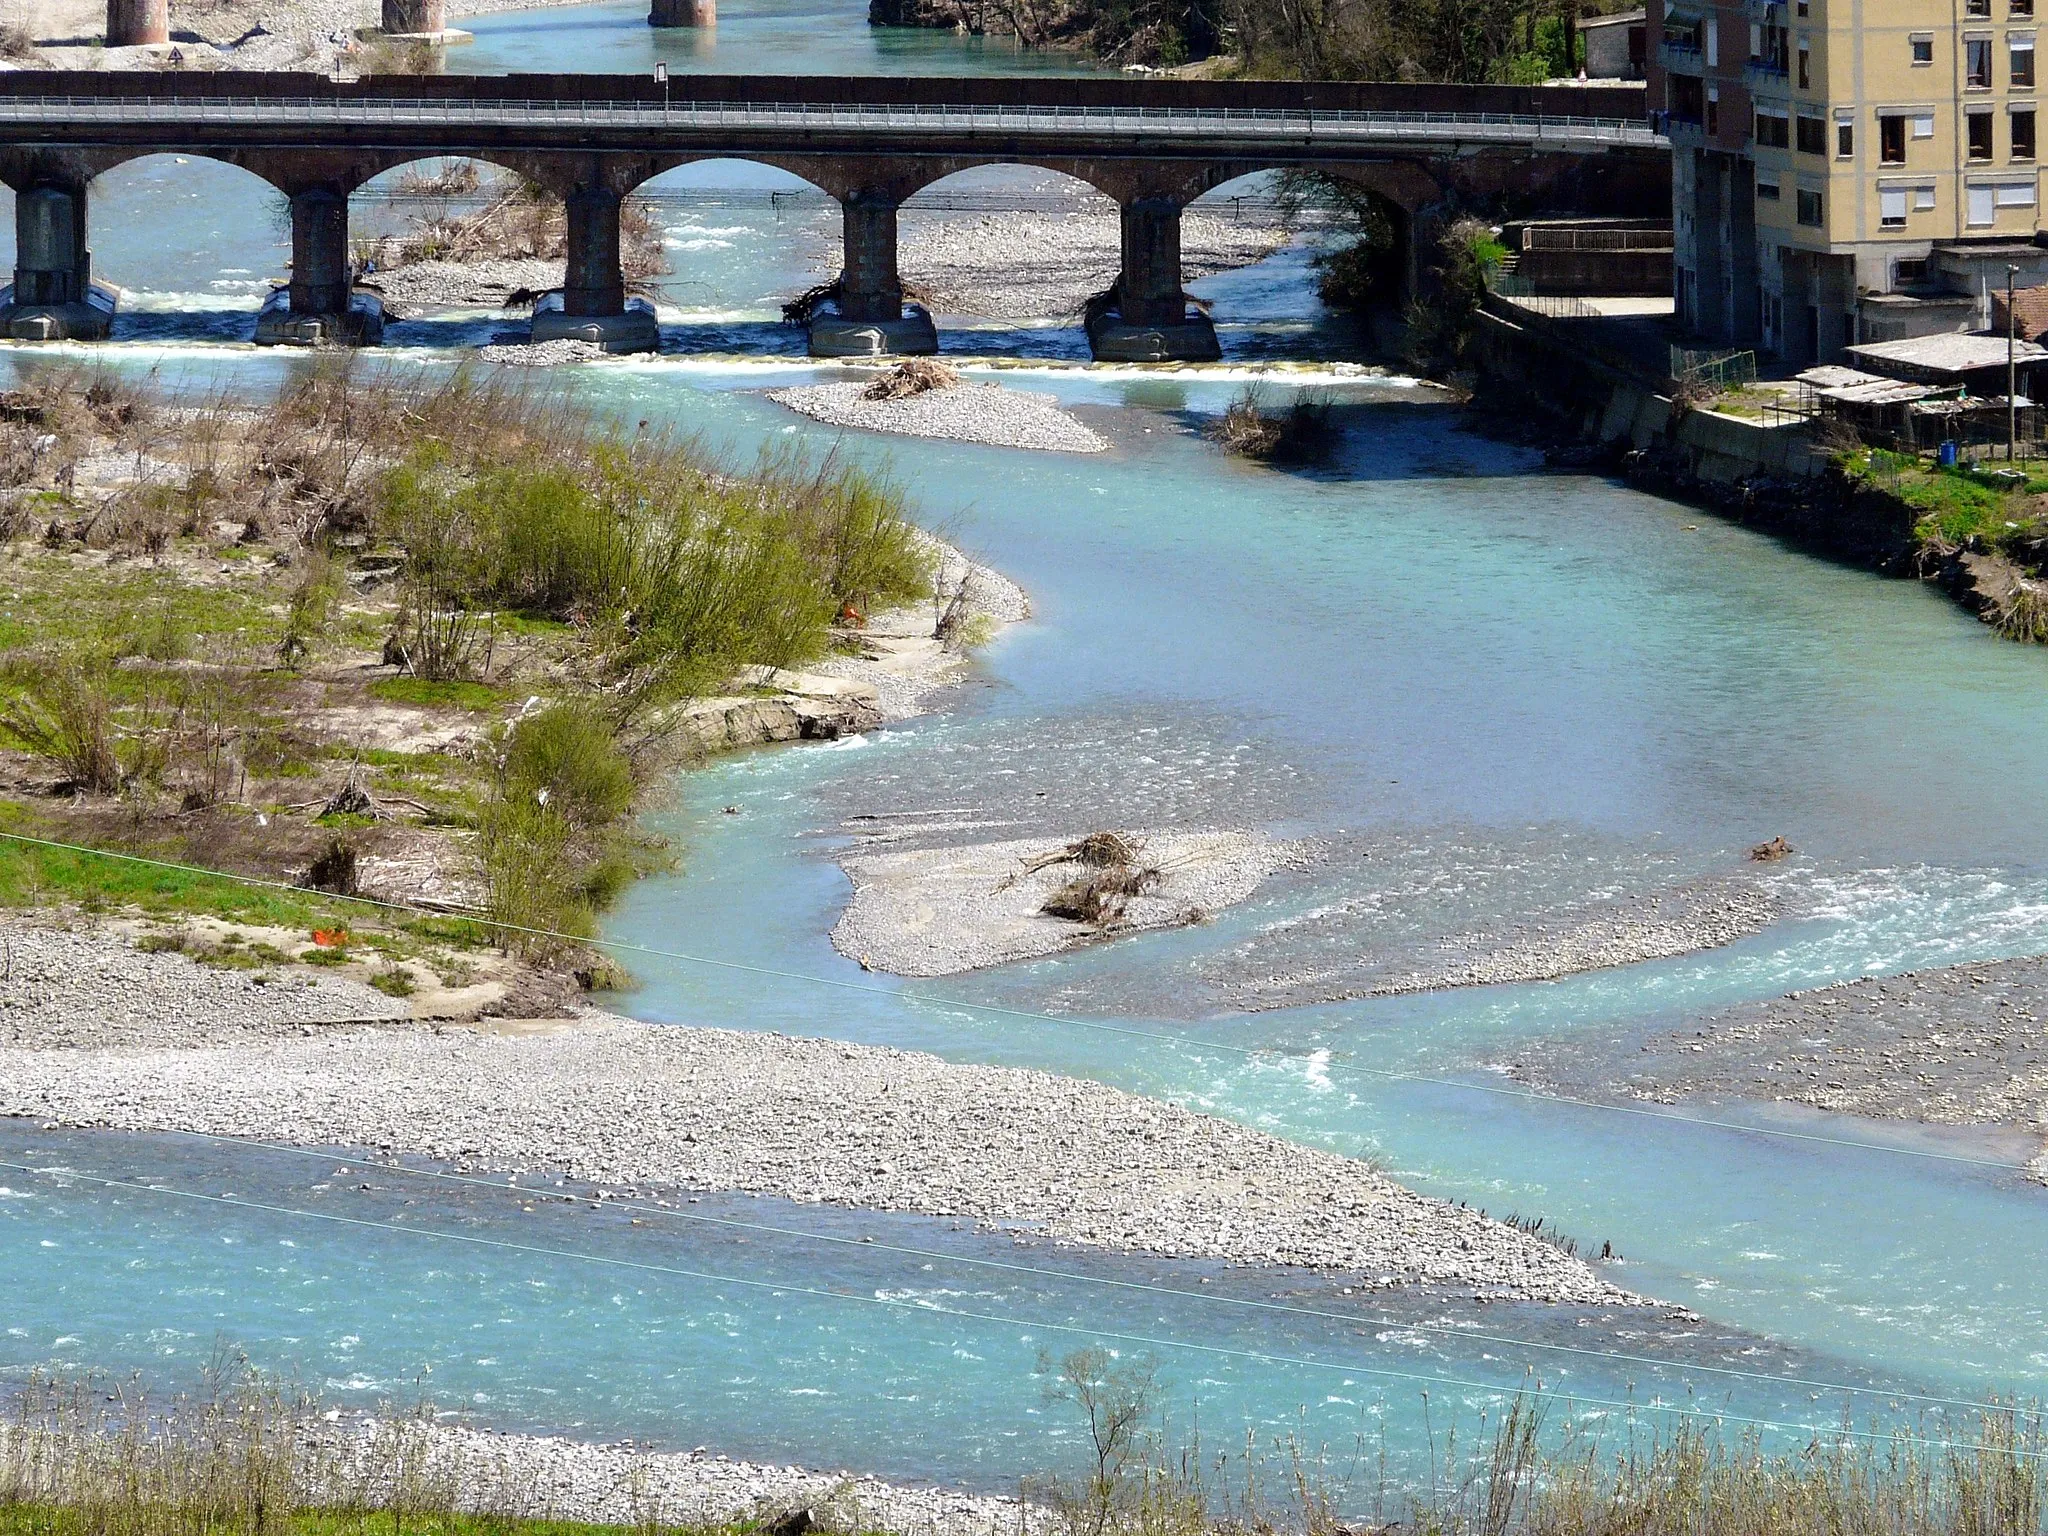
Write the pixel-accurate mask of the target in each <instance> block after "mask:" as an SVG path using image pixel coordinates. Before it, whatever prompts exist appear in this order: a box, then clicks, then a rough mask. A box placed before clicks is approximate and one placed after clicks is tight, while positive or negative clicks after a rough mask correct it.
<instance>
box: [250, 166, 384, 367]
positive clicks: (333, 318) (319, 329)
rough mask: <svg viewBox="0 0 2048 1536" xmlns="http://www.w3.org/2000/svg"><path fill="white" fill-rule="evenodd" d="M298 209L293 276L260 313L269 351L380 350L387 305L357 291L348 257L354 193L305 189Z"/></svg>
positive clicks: (298, 195)
mask: <svg viewBox="0 0 2048 1536" xmlns="http://www.w3.org/2000/svg"><path fill="white" fill-rule="evenodd" d="M286 195H287V196H288V197H289V198H290V199H291V205H292V278H291V281H290V282H289V283H287V284H286V285H285V286H284V287H283V288H281V289H274V290H272V292H271V295H270V298H269V300H268V301H267V302H266V303H265V304H264V306H263V308H262V309H260V310H259V311H257V314H256V342H257V345H258V346H265V347H329V346H352V347H353V346H375V345H376V344H377V343H378V342H380V341H382V340H383V339H384V305H383V302H382V301H381V300H380V299H378V297H377V296H376V295H375V294H373V293H357V292H356V287H355V270H354V268H353V267H351V266H350V265H349V259H348V194H347V193H346V192H342V191H340V190H338V189H336V188H335V187H332V186H324V187H300V188H298V189H297V190H295V191H288V192H287V194H286Z"/></svg>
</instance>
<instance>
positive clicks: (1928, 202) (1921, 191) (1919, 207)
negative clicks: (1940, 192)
mask: <svg viewBox="0 0 2048 1536" xmlns="http://www.w3.org/2000/svg"><path fill="white" fill-rule="evenodd" d="M1913 211H1914V212H1915V213H1932V212H1934V188H1932V187H1915V188H1914V189H1913Z"/></svg>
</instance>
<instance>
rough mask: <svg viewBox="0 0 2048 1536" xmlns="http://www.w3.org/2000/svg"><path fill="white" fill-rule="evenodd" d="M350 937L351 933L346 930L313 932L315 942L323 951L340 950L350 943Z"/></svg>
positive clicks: (316, 930)
mask: <svg viewBox="0 0 2048 1536" xmlns="http://www.w3.org/2000/svg"><path fill="white" fill-rule="evenodd" d="M349 937H350V935H349V931H348V930H347V929H346V928H315V929H314V930H313V942H314V943H315V944H318V945H319V946H320V947H321V948H322V949H338V948H340V947H341V946H342V945H344V944H346V943H348V942H349Z"/></svg>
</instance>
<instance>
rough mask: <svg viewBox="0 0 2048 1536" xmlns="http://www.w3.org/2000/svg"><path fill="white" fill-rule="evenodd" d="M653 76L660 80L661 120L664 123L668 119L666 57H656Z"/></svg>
mask: <svg viewBox="0 0 2048 1536" xmlns="http://www.w3.org/2000/svg"><path fill="white" fill-rule="evenodd" d="M654 78H655V79H656V80H658V81H660V82H661V120H662V121H663V122H664V123H666V122H667V121H668V61H667V60H666V59H656V60H655V61H654Z"/></svg>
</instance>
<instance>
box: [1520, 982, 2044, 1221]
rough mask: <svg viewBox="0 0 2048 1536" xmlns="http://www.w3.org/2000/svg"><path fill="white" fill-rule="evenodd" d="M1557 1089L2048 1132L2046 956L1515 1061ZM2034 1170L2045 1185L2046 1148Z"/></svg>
mask: <svg viewBox="0 0 2048 1536" xmlns="http://www.w3.org/2000/svg"><path fill="white" fill-rule="evenodd" d="M1510 1071H1511V1072H1512V1074H1513V1075H1514V1076H1516V1077H1517V1078H1520V1079H1521V1080H1522V1081H1524V1082H1527V1083H1531V1084H1533V1085H1535V1086H1537V1087H1540V1088H1543V1089H1546V1090H1549V1091H1564V1092H1571V1093H1583V1092H1596V1093H1610V1094H1617V1095H1620V1096H1624V1097H1628V1098H1634V1099H1641V1100H1648V1101H1652V1102H1656V1103H1664V1104H1669V1103H1676V1102H1677V1101H1678V1100H1680V1099H1688V1098H1712V1099H1722V1100H1727V1099H1763V1100H1776V1101H1779V1102H1784V1103H1793V1104H1805V1105H1808V1106H1810V1107H1812V1108H1814V1109H1824V1110H1831V1111H1835V1112H1837V1113H1841V1114H1851V1115H1862V1116H1865V1117H1868V1118H1873V1119H1882V1120H1910V1121H1917V1122H1919V1123H1921V1124H1923V1125H1950V1126H2010V1127H2015V1128H2017V1129H2020V1130H2022V1131H2025V1132H2027V1133H2029V1134H2032V1135H2036V1136H2048V955H2031V956H2027V957H2025V958H2023V959H2017V960H1992V961H1983V962H1980V963H1976V964H1971V965H1957V966H1947V967H1944V968H1941V969H1938V970H1929V971H1907V972H1905V973H1904V974H1902V975H1897V976H1885V977H1867V978H1865V979H1863V980H1860V981H1849V982H1842V983H1840V984H1838V985H1836V986H1831V987H1819V988H1815V989H1812V990H1810V991H1804V992H1794V993H1791V994H1790V995H1788V996H1785V997H1778V998H1771V999H1768V1000H1766V1001H1761V1002H1752V1003H1743V1004H1741V1005H1739V1006H1737V1007H1734V1008H1731V1009H1728V1010H1726V1011H1724V1012H1721V1013H1718V1014H1714V1015H1712V1016H1710V1017H1707V1018H1705V1019H1699V1020H1693V1021H1689V1022H1688V1023H1686V1024H1684V1025H1682V1026H1680V1027H1678V1028H1672V1029H1660V1030H1658V1031H1657V1032H1655V1033H1653V1034H1650V1035H1648V1036H1647V1037H1646V1036H1643V1035H1641V1034H1640V1033H1636V1032H1630V1033H1626V1034H1615V1035H1603V1036H1601V1037H1598V1038H1595V1039H1591V1040H1558V1041H1553V1042H1549V1043H1546V1044H1545V1045H1543V1046H1542V1047H1540V1048H1539V1050H1538V1051H1537V1052H1536V1053H1535V1054H1532V1055H1530V1056H1528V1057H1525V1058H1524V1059H1522V1060H1519V1061H1516V1062H1514V1063H1512V1064H1511V1065H1510ZM2032 1171H2033V1173H2034V1175H2035V1176H2036V1177H2037V1178H2040V1179H2043V1180H2044V1181H2048V1151H2044V1152H2043V1154H2042V1155H2041V1156H2040V1157H2039V1158H2037V1159H2035V1161H2034V1163H2033V1165H2032Z"/></svg>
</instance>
